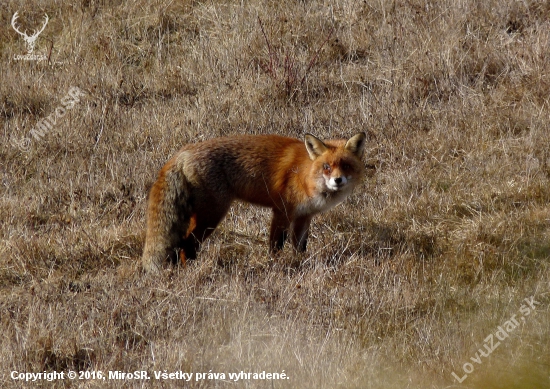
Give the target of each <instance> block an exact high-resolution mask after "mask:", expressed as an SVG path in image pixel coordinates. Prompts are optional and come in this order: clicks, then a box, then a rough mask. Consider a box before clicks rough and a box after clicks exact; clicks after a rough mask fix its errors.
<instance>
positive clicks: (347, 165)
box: [342, 163, 351, 170]
mask: <svg viewBox="0 0 550 389" xmlns="http://www.w3.org/2000/svg"><path fill="white" fill-rule="evenodd" d="M342 169H343V170H350V169H351V166H350V165H349V163H344V164H342Z"/></svg>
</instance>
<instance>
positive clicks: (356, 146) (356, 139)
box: [344, 132, 367, 158]
mask: <svg viewBox="0 0 550 389" xmlns="http://www.w3.org/2000/svg"><path fill="white" fill-rule="evenodd" d="M366 138H367V134H365V133H364V132H360V133H359V134H357V135H354V136H353V137H351V138H350V140H348V141H347V142H346V146H345V147H344V149H345V150H347V151H349V152H351V153H353V154H355V155H356V156H358V157H359V158H361V157H362V156H363V150H364V149H365V139H366Z"/></svg>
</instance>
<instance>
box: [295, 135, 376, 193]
mask: <svg viewBox="0 0 550 389" xmlns="http://www.w3.org/2000/svg"><path fill="white" fill-rule="evenodd" d="M365 139H366V134H365V133H364V132H361V133H359V134H357V135H355V136H353V137H351V138H350V139H349V140H348V141H326V142H323V141H321V140H319V139H318V138H316V137H314V136H313V135H311V134H306V136H305V144H306V149H307V152H308V154H309V157H310V158H311V160H312V161H313V166H312V173H313V174H314V176H315V180H316V181H317V188H318V189H319V190H321V192H324V193H333V192H340V191H346V192H347V191H348V190H351V189H353V187H354V186H355V185H356V184H357V183H358V182H359V181H360V180H361V178H362V176H363V173H364V170H365V167H364V165H363V163H362V162H361V157H362V156H363V150H364V149H365Z"/></svg>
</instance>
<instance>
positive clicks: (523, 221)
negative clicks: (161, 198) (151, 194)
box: [0, 0, 550, 389]
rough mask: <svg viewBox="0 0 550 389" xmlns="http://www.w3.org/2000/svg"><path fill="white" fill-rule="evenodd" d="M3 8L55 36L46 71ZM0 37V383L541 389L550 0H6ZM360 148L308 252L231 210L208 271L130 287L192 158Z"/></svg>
mask: <svg viewBox="0 0 550 389" xmlns="http://www.w3.org/2000/svg"><path fill="white" fill-rule="evenodd" d="M16 11H18V14H19V18H18V19H17V21H16V25H17V26H18V28H19V29H20V31H24V30H26V31H27V33H28V34H29V35H30V34H31V32H32V31H33V30H35V29H37V28H39V27H40V26H42V24H43V23H44V14H47V15H48V16H49V22H48V24H47V26H46V27H45V29H44V31H43V32H42V33H41V34H40V35H39V36H38V38H37V40H36V47H35V48H34V52H33V54H36V55H37V56H42V57H45V58H46V59H45V60H42V61H37V60H24V59H22V57H23V56H24V55H25V53H26V51H27V49H28V47H27V46H26V44H25V42H24V40H23V37H22V36H21V35H19V34H17V33H16V32H15V31H14V29H13V28H12V27H11V26H10V22H11V20H12V17H13V14H14V13H15V12H16ZM0 20H1V25H2V28H0V60H1V64H2V66H0V80H1V82H0V124H1V130H2V132H1V133H0V180H1V185H0V220H1V221H2V222H1V223H0V332H1V333H2V334H3V335H2V337H1V338H0V386H2V387H21V386H22V383H21V382H20V381H18V380H13V379H12V378H11V372H12V371H17V372H34V373H38V372H43V371H47V372H51V371H65V372H67V371H69V370H82V371H85V370H88V371H102V372H104V374H107V372H108V371H121V372H133V371H135V370H146V371H148V372H149V374H150V376H151V377H152V378H153V379H154V376H153V372H154V371H160V372H163V371H166V372H168V373H170V372H177V371H180V370H181V371H182V372H185V373H194V374H195V375H194V376H193V379H192V380H191V381H189V382H186V383H185V387H189V388H221V387H224V388H225V387H236V388H346V389H347V388H443V387H445V388H450V387H465V388H483V389H487V388H517V389H520V388H521V389H524V388H544V387H548V386H549V385H550V383H549V381H550V325H549V324H550V310H549V302H550V263H549V258H550V243H549V242H550V204H549V201H550V151H549V144H550V124H549V123H550V120H549V119H550V114H549V96H550V51H549V45H550V5H549V3H548V2H546V1H542V0H526V1H522V2H518V1H511V0H510V1H497V0H488V1H484V2H478V1H473V0H464V1H458V2H457V1H438V2H428V1H424V0H410V1H409V0H407V1H386V0H380V1H376V2H374V1H352V0H343V1H338V2H330V1H321V0H319V1H315V0H312V1H300V2H296V1H290V0H282V1H279V2H271V1H262V0H252V1H249V2H244V3H242V2H239V1H229V0H228V1H206V2H198V1H181V2H178V1H146V0H132V1H128V2H123V1H106V0H105V1H100V0H81V1H77V2H72V3H70V2H58V1H54V0H31V1H15V0H6V1H4V2H2V4H1V5H0ZM75 91H82V92H83V93H84V95H78V94H75V93H74V92H75ZM74 96H77V97H78V98H75V97H74ZM48 117H49V118H50V122H53V121H54V120H55V123H51V124H52V125H51V126H50V127H51V128H47V127H46V130H44V128H42V131H40V133H38V132H37V129H38V128H39V125H40V123H44V122H43V120H44V119H47V118H48ZM359 131H365V132H367V134H368V138H369V144H368V150H367V156H366V157H365V164H366V165H368V166H369V169H368V171H369V174H368V176H367V177H366V178H365V181H364V183H363V184H362V185H361V186H360V187H359V188H358V190H356V191H355V193H354V194H353V195H352V196H351V197H350V198H349V199H348V200H347V201H346V202H345V203H344V204H342V205H340V206H339V207H337V208H336V209H334V210H332V211H331V212H329V213H326V214H322V215H319V216H318V217H316V218H315V219H314V221H313V224H312V231H311V238H310V242H309V247H308V252H307V253H306V254H305V255H303V256H301V257H297V256H295V255H294V254H293V253H292V251H291V250H290V248H289V247H287V248H286V249H285V250H284V252H283V253H282V255H280V256H279V257H278V258H271V257H270V256H269V254H268V253H267V239H268V226H269V218H270V213H269V211H267V210H264V209H260V208H256V207H251V206H248V205H245V204H235V206H234V207H233V208H232V209H231V211H230V214H229V215H228V217H227V218H226V220H225V221H224V222H223V223H222V225H221V226H220V227H219V228H218V230H216V232H215V233H214V234H213V236H212V237H211V238H210V239H209V240H208V241H207V242H206V243H205V245H204V247H203V249H202V251H201V253H200V254H199V259H198V260H197V261H195V262H192V263H188V265H187V266H186V267H185V268H184V267H179V268H174V269H171V270H167V271H166V272H164V273H163V274H160V275H157V276H149V275H144V274H143V273H142V271H141V269H140V265H139V259H140V255H141V252H142V248H143V244H144V237H145V234H144V230H145V208H146V198H147V192H148V189H149V188H150V186H151V185H152V183H153V182H154V180H155V178H156V174H157V173H158V170H159V169H160V168H161V167H162V165H163V164H164V162H165V161H166V160H167V159H168V158H169V157H170V156H171V155H172V154H173V153H174V152H175V151H176V150H178V149H179V148H180V147H181V146H182V145H183V144H185V143H188V142H196V141H200V140H204V139H210V138H214V137H217V136H221V135H231V134H243V133H247V134H251V133H258V134H260V133H273V134H280V135H287V136H294V137H298V138H302V137H303V135H304V133H306V132H311V133H314V134H316V135H318V136H319V137H321V138H339V137H349V136H351V135H353V134H355V133H357V132H359ZM531 298H532V299H531ZM525 299H527V300H525ZM529 303H530V304H531V305H529ZM526 309H527V310H528V311H527V310H526ZM527 312H528V314H527ZM514 315H515V316H514ZM516 323H517V324H516ZM501 330H503V331H505V332H506V335H508V336H503V333H502V332H498V331H501ZM497 332H498V334H497ZM491 335H492V338H491ZM497 336H500V338H502V340H500V343H499V345H498V347H496V343H497V341H498V339H500V338H498V339H497ZM491 340H492V341H494V344H493V346H491V345H490V342H491ZM480 350H481V352H480ZM487 350H492V352H490V353H489V352H488V351H487ZM483 354H485V356H483ZM476 361H477V362H476ZM241 371H244V372H252V373H254V372H258V373H259V372H262V371H266V372H268V373H281V372H283V371H284V373H285V374H286V376H287V377H288V379H283V380H262V379H258V380H254V379H243V380H239V381H235V380H234V379H230V378H229V376H228V373H232V372H236V373H238V372H241ZM209 372H211V373H224V374H225V375H226V377H225V380H221V379H208V374H205V375H204V379H200V380H198V381H197V380H196V378H197V375H196V374H197V373H209ZM453 373H454V374H455V375H456V377H457V378H454V376H453ZM465 375H466V376H465ZM218 378H220V376H218ZM459 380H462V383H461V384H459V383H458V381H459ZM143 384H144V382H143V381H140V380H105V381H103V380H92V379H89V380H84V381H71V380H69V379H65V380H62V381H56V382H46V381H43V380H42V381H37V382H34V383H32V384H29V385H32V386H43V387H77V386H78V385H81V386H82V387H90V388H95V387H105V386H108V387H113V388H118V387H121V388H122V387H131V388H134V387H135V388H137V387H143ZM181 384H182V382H181V381H177V380H170V379H162V380H153V381H151V382H148V383H145V385H146V386H147V387H175V386H177V385H181ZM79 387H80V386H79Z"/></svg>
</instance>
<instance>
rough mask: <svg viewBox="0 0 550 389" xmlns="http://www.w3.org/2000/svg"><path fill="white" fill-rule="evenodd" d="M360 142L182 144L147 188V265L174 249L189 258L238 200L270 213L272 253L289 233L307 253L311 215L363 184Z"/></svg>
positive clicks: (309, 139)
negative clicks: (271, 210) (359, 183)
mask: <svg viewBox="0 0 550 389" xmlns="http://www.w3.org/2000/svg"><path fill="white" fill-rule="evenodd" d="M364 145H365V134H364V133H360V134H357V135H355V136H354V137H352V138H351V139H349V140H348V141H346V140H333V141H326V142H322V141H320V140H319V139H317V138H315V137H314V136H313V135H309V134H308V135H306V137H305V142H302V141H300V140H298V139H293V138H286V137H281V136H276V135H257V136H252V135H248V136H247V135H243V136H232V137H226V138H216V139H211V140H208V141H205V142H202V143H196V144H189V145H186V146H184V147H183V148H182V149H181V150H180V151H179V152H178V153H177V154H176V155H175V156H174V157H173V158H172V159H170V160H169V161H168V162H167V163H166V165H165V166H164V167H163V168H162V169H161V171H160V173H159V177H158V179H157V181H156V182H155V184H154V185H153V187H152V188H151V193H150V195H149V206H148V211H147V219H148V220H147V236H146V242H145V249H144V254H143V264H144V266H145V268H147V269H150V270H154V269H158V268H159V267H161V266H162V263H163V262H164V261H165V260H166V259H167V258H171V259H172V261H173V262H176V260H177V255H175V252H176V251H175V250H176V249H177V248H179V249H180V250H179V252H183V254H182V255H179V257H180V258H184V260H185V259H194V258H195V257H196V252H197V250H198V248H199V245H200V243H201V242H202V241H204V239H206V238H207V237H208V236H209V235H210V234H211V233H212V231H213V230H214V229H215V228H216V226H217V225H218V223H219V222H220V221H221V220H222V219H223V217H224V216H225V214H226V213H227V211H228V209H229V207H230V205H231V203H232V201H233V200H236V199H239V200H243V201H246V202H249V203H252V204H257V205H260V206H265V207H269V208H271V209H273V220H272V223H271V229H270V238H269V240H270V249H271V251H272V252H275V251H278V250H280V249H281V248H282V247H283V244H284V242H285V240H286V238H287V236H288V235H289V234H290V236H291V239H292V243H293V245H294V247H295V248H296V249H297V250H298V251H305V249H306V243H307V234H308V230H309V224H310V222H311V218H312V217H313V216H314V215H315V214H316V213H319V212H322V211H325V210H328V209H330V208H332V207H334V206H335V205H337V204H339V203H340V202H342V201H343V200H344V199H345V198H346V197H347V196H348V195H349V194H350V193H351V190H352V189H353V188H354V187H355V186H356V184H357V183H358V182H359V181H360V180H361V178H362V176H363V173H364V167H363V164H362V162H361V156H362V153H363V149H364ZM175 257H176V258H175ZM180 261H182V260H181V259H180Z"/></svg>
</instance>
